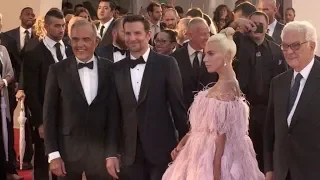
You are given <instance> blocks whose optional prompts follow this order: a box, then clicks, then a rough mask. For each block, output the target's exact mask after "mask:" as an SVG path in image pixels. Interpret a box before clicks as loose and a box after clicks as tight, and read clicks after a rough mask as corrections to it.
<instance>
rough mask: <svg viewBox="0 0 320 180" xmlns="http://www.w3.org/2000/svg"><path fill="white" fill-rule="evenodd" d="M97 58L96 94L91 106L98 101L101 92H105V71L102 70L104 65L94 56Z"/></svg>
mask: <svg viewBox="0 0 320 180" xmlns="http://www.w3.org/2000/svg"><path fill="white" fill-rule="evenodd" d="M96 58H97V65H98V67H97V70H98V92H97V95H96V97H95V98H94V100H93V101H92V104H93V103H95V102H96V101H97V100H99V98H100V96H101V94H102V90H104V91H107V90H106V89H103V88H104V82H105V73H106V71H107V69H105V68H104V64H103V63H102V62H101V61H103V60H101V59H100V58H99V57H98V56H96Z"/></svg>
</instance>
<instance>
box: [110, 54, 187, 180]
mask: <svg viewBox="0 0 320 180" xmlns="http://www.w3.org/2000/svg"><path fill="white" fill-rule="evenodd" d="M130 61H133V60H130V58H129V57H128V58H126V59H124V60H121V61H120V62H118V63H116V64H115V65H116V69H115V72H114V76H115V77H114V78H115V84H116V89H117V93H116V94H115V95H113V97H116V98H115V100H113V101H114V102H115V103H114V105H113V106H112V107H114V109H113V110H112V112H113V116H112V117H113V121H112V122H113V124H112V125H111V126H109V128H110V130H109V132H110V133H111V134H110V135H109V136H108V137H109V141H108V142H109V144H110V145H109V146H108V147H109V149H108V153H109V156H110V157H112V156H114V157H115V156H116V155H117V148H118V146H119V147H120V149H119V152H120V155H121V162H122V164H123V166H122V170H121V174H120V179H122V180H131V179H132V180H136V179H139V180H160V179H161V177H162V175H163V173H164V171H165V170H166V168H167V165H168V163H169V162H170V161H171V158H170V152H171V151H172V150H173V149H174V147H175V146H176V145H177V138H176V135H175V127H176V129H177V130H178V132H179V136H180V138H181V137H183V136H184V135H185V134H186V133H187V132H188V125H187V118H186V110H185V107H184V104H183V100H182V99H183V94H182V83H181V77H180V72H179V68H178V65H177V63H176V61H175V59H174V58H171V57H168V56H163V55H160V54H157V53H155V52H153V51H152V50H150V54H149V57H148V60H147V63H146V67H145V70H144V74H143V79H142V84H141V88H140V93H139V99H138V101H137V100H136V97H135V95H134V91H133V86H132V83H131V73H130V67H129V65H128V64H129V63H128V62H130ZM119 104H120V109H118V108H117V107H118V106H119ZM116 117H121V118H120V119H119V120H118V119H117V118H116ZM119 126H120V127H119ZM118 128H120V129H121V130H120V132H121V133H120V134H121V136H120V138H119V141H117V138H116V137H115V136H116V135H117V132H116V130H117V129H118ZM112 131H113V132H112ZM117 142H120V143H117ZM145 174H148V175H145Z"/></svg>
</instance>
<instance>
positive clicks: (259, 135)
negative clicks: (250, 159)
mask: <svg viewBox="0 0 320 180" xmlns="http://www.w3.org/2000/svg"><path fill="white" fill-rule="evenodd" d="M266 114H267V106H265V105H252V106H251V108H250V121H249V136H250V138H251V140H252V143H253V147H254V150H255V152H256V154H257V161H258V165H259V169H260V171H262V172H263V171H264V161H263V131H264V121H265V118H266Z"/></svg>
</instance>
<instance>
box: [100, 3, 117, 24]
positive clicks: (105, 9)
mask: <svg viewBox="0 0 320 180" xmlns="http://www.w3.org/2000/svg"><path fill="white" fill-rule="evenodd" d="M97 13H98V18H99V20H105V21H108V20H110V19H111V18H112V17H113V13H114V10H111V8H110V3H109V2H103V1H101V2H100V3H99V6H98V11H97Z"/></svg>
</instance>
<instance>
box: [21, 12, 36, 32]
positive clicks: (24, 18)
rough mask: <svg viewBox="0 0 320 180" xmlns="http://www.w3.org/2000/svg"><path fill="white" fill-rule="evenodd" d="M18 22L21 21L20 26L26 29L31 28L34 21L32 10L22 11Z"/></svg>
mask: <svg viewBox="0 0 320 180" xmlns="http://www.w3.org/2000/svg"><path fill="white" fill-rule="evenodd" d="M20 20H21V25H23V26H24V27H26V28H28V29H29V28H31V27H32V26H33V24H34V23H35V21H36V19H35V15H34V13H33V10H32V9H25V10H23V11H22V13H21V15H20Z"/></svg>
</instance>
